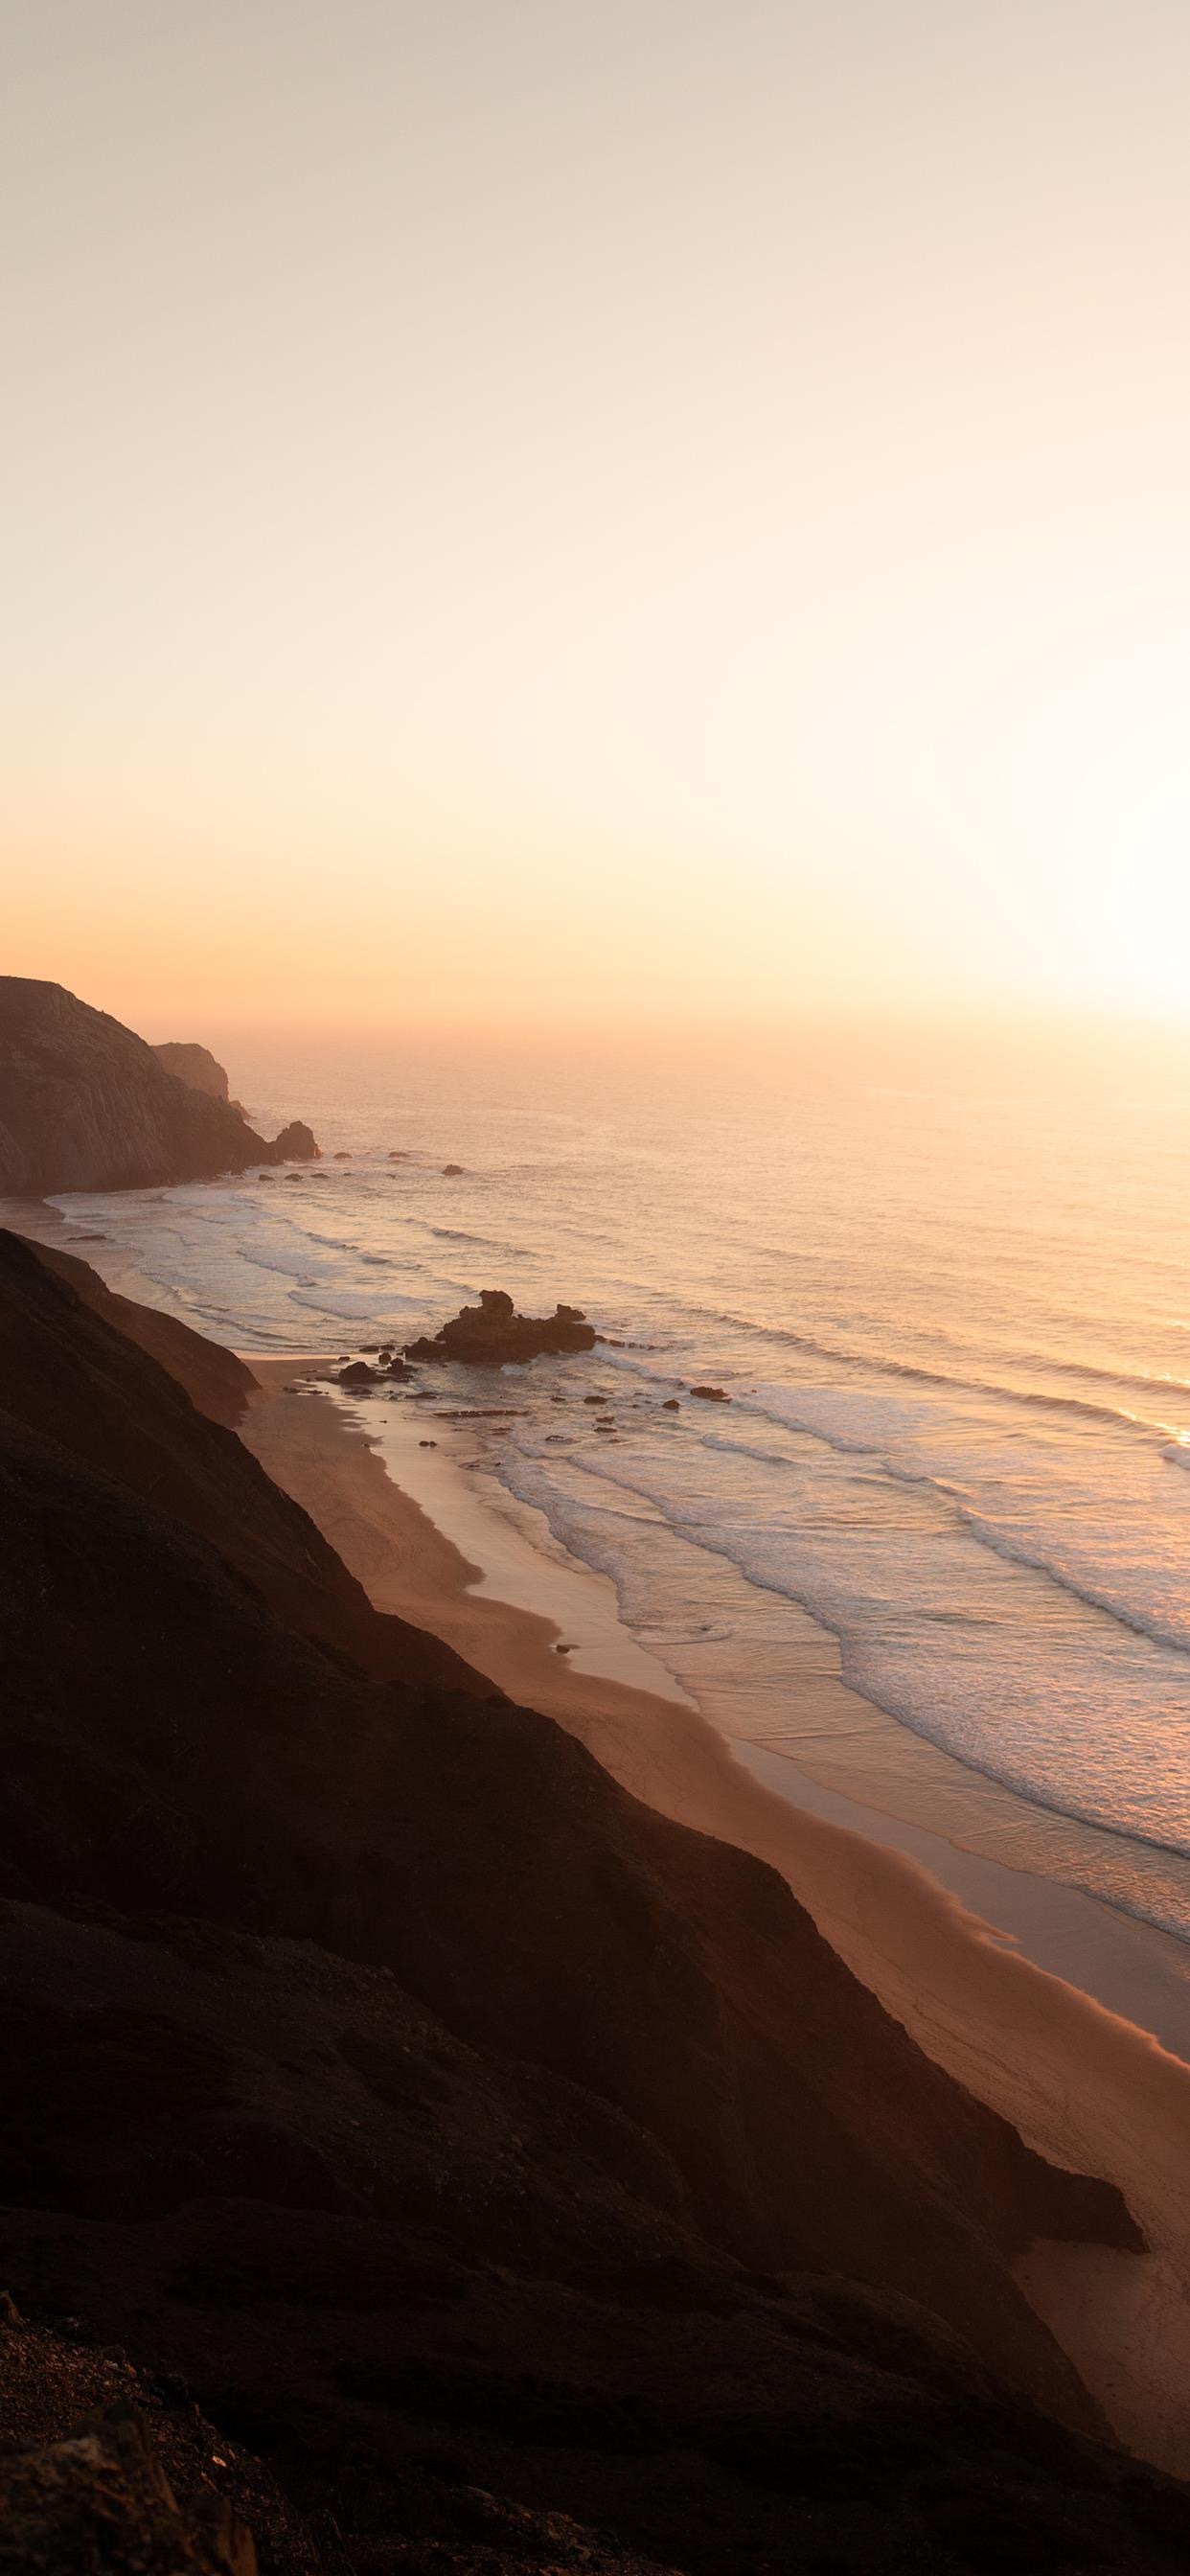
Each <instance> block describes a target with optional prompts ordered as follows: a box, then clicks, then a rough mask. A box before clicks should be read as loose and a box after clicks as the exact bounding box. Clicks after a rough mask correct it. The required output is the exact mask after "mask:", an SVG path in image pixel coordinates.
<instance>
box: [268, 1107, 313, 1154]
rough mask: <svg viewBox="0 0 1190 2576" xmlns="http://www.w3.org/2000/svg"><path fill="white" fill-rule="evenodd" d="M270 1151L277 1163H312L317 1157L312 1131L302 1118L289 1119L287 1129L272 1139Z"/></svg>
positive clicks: (283, 1129)
mask: <svg viewBox="0 0 1190 2576" xmlns="http://www.w3.org/2000/svg"><path fill="white" fill-rule="evenodd" d="M270 1151H271V1153H272V1155H273V1158H274V1161H276V1162H278V1163H314V1162H317V1160H318V1155H319V1147H318V1146H317V1144H316V1143H315V1140H314V1130H313V1128H312V1127H307V1125H306V1122H305V1120H304V1119H303V1118H291V1119H290V1122H289V1125H288V1127H283V1128H282V1130H281V1133H280V1135H279V1136H276V1137H274V1139H273V1143H272V1146H271V1148H270Z"/></svg>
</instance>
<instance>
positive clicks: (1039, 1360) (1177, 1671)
mask: <svg viewBox="0 0 1190 2576" xmlns="http://www.w3.org/2000/svg"><path fill="white" fill-rule="evenodd" d="M231 1069H232V1076H233V1084H234V1087H236V1088H238V1089H239V1090H240V1091H241V1092H242V1093H243V1094H244V1096H245V1097H246V1098H247V1099H248V1101H249V1103H250V1105H251V1107H252V1110H253V1113H254V1116H255V1118H256V1122H257V1123H258V1124H260V1125H262V1126H264V1127H265V1128H267V1129H269V1130H270V1132H271V1130H272V1127H273V1125H274V1124H280V1123H281V1122H282V1121H283V1119H285V1118H287V1117H289V1116H290V1115H293V1114H297V1115H302V1116H308V1117H309V1118H310V1119H311V1121H312V1123H313V1124H314V1125H315V1127H316V1129H317V1132H318V1133H319V1136H320V1138H321V1140H322V1143H323V1145H324V1148H325V1149H326V1152H327V1157H328V1159H327V1160H325V1161H324V1162H323V1163H322V1164H321V1165H320V1166H318V1167H317V1169H316V1170H315V1171H311V1172H307V1173H305V1174H303V1175H302V1176H301V1177H300V1178H297V1179H294V1180H289V1179H287V1178H285V1177H282V1176H277V1177H275V1178H271V1179H269V1180H265V1181H259V1180H256V1179H255V1178H249V1179H247V1180H243V1181H239V1180H237V1181H234V1182H221V1183H216V1184H211V1185H206V1186H200V1187H192V1188H184V1189H175V1190H167V1191H162V1192H151V1193H150V1192H129V1193H123V1194H121V1195H120V1196H118V1197H104V1198H94V1199H89V1198H83V1197H80V1196H72V1197H70V1198H68V1199H62V1200H60V1201H59V1202H57V1204H58V1206H59V1207H60V1208H61V1210H62V1213H63V1214H64V1216H65V1217H66V1218H67V1219H68V1222H69V1224H70V1225H71V1227H72V1229H75V1230H76V1231H77V1234H78V1236H79V1237H80V1238H82V1240H80V1242H79V1249H80V1251H83V1252H85V1253H87V1254H88V1257H89V1258H91V1259H92V1260H93V1261H95V1263H96V1265H97V1266H98V1267H99V1268H101V1269H102V1270H103V1271H104V1272H105V1274H106V1275H107V1276H108V1277H110V1278H114V1279H118V1281H119V1283H120V1284H121V1285H124V1286H126V1287H128V1288H129V1289H130V1291H131V1292H132V1293H134V1294H136V1293H139V1294H141V1295H143V1296H145V1297H146V1298H149V1299H150V1300H152V1301H153V1302H155V1303H158V1304H160V1305H163V1306H166V1307H169V1308H171V1309H172V1310H173V1311H175V1312H177V1313H179V1314H182V1315H185V1316H186V1317H187V1318H188V1319H189V1320H190V1321H192V1322H193V1323H195V1324H196V1325H198V1326H199V1327H201V1328H204V1329H206V1330H207V1331H209V1332H211V1333H213V1334H215V1335H217V1336H218V1337H220V1338H222V1339H224V1340H227V1341H231V1342H234V1343H235V1344H237V1345H238V1346H240V1347H243V1348H246V1349H259V1350H262V1351H276V1352H280V1351H285V1350H289V1349H292V1350H295V1351H296V1350H306V1349H317V1348H323V1347H330V1348H334V1349H342V1350H343V1351H348V1350H354V1349H356V1348H358V1347H360V1346H361V1345H365V1344H368V1343H373V1344H375V1343H376V1342H377V1341H379V1340H381V1339H384V1338H388V1337H392V1336H397V1337H400V1338H401V1339H405V1338H408V1337H409V1336H411V1335H412V1334H413V1333H414V1332H417V1331H419V1330H421V1329H422V1328H424V1327H425V1326H427V1325H428V1326H430V1327H434V1326H436V1325H437V1324H438V1323H439V1322H440V1321H442V1319H443V1318H444V1317H445V1316H446V1315H448V1314H450V1313H452V1312H453V1311H454V1310H455V1308H456V1307H457V1306H458V1305H459V1304H460V1303H461V1302H462V1300H463V1299H464V1298H470V1297H471V1296H472V1295H473V1294H474V1292H475V1291H476V1290H477V1289H479V1288H482V1287H506V1288H508V1289H510V1290H511V1291H512V1293H513V1294H514V1296H515V1298H516V1300H517V1303H518V1305H520V1306H521V1307H523V1308H525V1309H527V1310H536V1309H540V1308H543V1307H552V1306H553V1304H554V1303H555V1302H556V1301H557V1300H558V1299H559V1298H562V1299H566V1300H568V1301H572V1302H574V1303H576V1304H579V1305H581V1306H583V1307H585V1308H586V1310H587V1311H588V1313H589V1314H590V1316H591V1319H592V1321H593V1322H594V1323H595V1324H596V1325H597V1326H598V1328H599V1330H600V1331H601V1332H602V1333H604V1334H607V1335H609V1336H612V1337H614V1339H615V1340H616V1341H617V1342H619V1343H621V1344H622V1345H623V1347H622V1348H619V1349H616V1348H606V1347H605V1348H603V1349H601V1350H600V1351H599V1352H598V1353H597V1354H596V1355H595V1357H594V1359H593V1360H584V1361H581V1362H577V1363H538V1364H537V1365H536V1366H535V1367H534V1368H533V1369H532V1370H529V1371H519V1372H515V1373H505V1374H504V1375H503V1376H502V1377H501V1379H500V1380H499V1381H498V1383H497V1385H496V1387H495V1388H493V1387H492V1385H491V1384H490V1383H489V1384H487V1385H485V1387H484V1391H483V1394H482V1397H477V1392H476V1386H475V1381H474V1380H473V1379H471V1380H468V1379H467V1378H466V1377H465V1376H463V1375H460V1374H459V1373H454V1372H451V1373H448V1374H447V1375H446V1376H445V1377H444V1379H443V1382H442V1390H441V1395H442V1401H443V1402H444V1403H449V1404H451V1405H455V1406H457V1405H460V1404H467V1403H475V1402H476V1401H477V1400H480V1401H483V1402H485V1403H490V1402H492V1401H494V1400H495V1401H498V1402H499V1403H500V1404H501V1406H502V1407H504V1408H505V1411H504V1412H503V1414H502V1415H501V1416H500V1417H498V1418H496V1419H495V1420H494V1421H492V1420H488V1421H487V1422H485V1423H484V1425H483V1426H482V1433H481V1434H480V1439H479V1442H478V1444H477V1456H478V1457H479V1458H480V1459H482V1462H483V1471H484V1472H485V1473H486V1474H487V1475H488V1476H490V1477H492V1478H494V1479H496V1480H498V1485H497V1491H499V1490H502V1491H503V1492H504V1493H505V1494H506V1495H509V1496H515V1497H516V1498H517V1499H518V1502H519V1504H520V1505H523V1506H532V1507H534V1508H535V1509H536V1510H539V1511H540V1512H541V1513H542V1514H544V1515H545V1518H546V1521H547V1522H548V1524H549V1527H550V1529H551V1530H552V1532H553V1533H554V1535H555V1537H556V1538H557V1539H559V1540H560V1541H561V1542H563V1543H564V1545H565V1546H566V1547H567V1548H569V1549H570V1550H571V1551H573V1552H574V1553H575V1554H577V1555H578V1556H580V1557H582V1558H584V1559H586V1560H587V1562H589V1563H590V1564H592V1565H595V1566H597V1567H598V1568H600V1569H601V1570H603V1571H605V1572H607V1573H610V1574H611V1575H612V1576H613V1577H614V1579H615V1581H616V1583H617V1586H618V1589H619V1595H620V1601H621V1608H622V1613H623V1616H624V1617H625V1619H626V1621H627V1622H628V1623H629V1624H630V1625H631V1626H633V1627H635V1628H636V1629H637V1631H638V1633H639V1634H640V1635H641V1636H642V1638H646V1639H647V1641H648V1643H649V1645H650V1646H651V1647H652V1649H653V1650H654V1651H655V1652H657V1653H659V1654H660V1655H661V1656H662V1658H663V1659H664V1661H665V1662H666V1663H667V1664H668V1666H669V1668H670V1670H671V1671H672V1672H673V1673H674V1674H675V1676H676V1677H677V1678H678V1679H679V1680H681V1681H682V1682H684V1683H685V1684H686V1685H687V1686H688V1687H690V1688H691V1689H692V1690H693V1691H694V1692H695V1694H696V1695H698V1694H699V1693H700V1690H702V1689H704V1688H713V1693H714V1695H715V1697H716V1701H717V1712H716V1713H717V1714H718V1715H719V1716H720V1718H723V1717H724V1715H725V1713H726V1716H727V1718H728V1720H729V1721H730V1723H731V1724H732V1725H733V1726H734V1728H735V1730H736V1731H737V1732H738V1733H740V1734H751V1735H753V1736H754V1737H755V1738H757V1739H764V1740H766V1741H769V1742H779V1741H780V1737H781V1723H782V1710H783V1708H784V1707H785V1706H786V1705H787V1703H788V1697H789V1682H790V1674H791V1672H792V1671H793V1670H794V1669H795V1668H796V1664H797V1660H798V1655H799V1653H801V1654H802V1655H803V1656H804V1635H805V1623H804V1619H800V1618H799V1611H806V1610H808V1611H810V1612H811V1613H812V1614H813V1615H814V1616H815V1617H816V1618H817V1619H818V1620H819V1621H821V1622H822V1623H824V1625H825V1626H826V1627H828V1628H829V1629H830V1630H831V1631H832V1632H833V1633H834V1634H835V1636H836V1637H837V1638H838V1640H839V1644H840V1649H841V1654H842V1662H843V1671H844V1674H845V1676H846V1678H847V1680H848V1681H849V1682H850V1683H851V1684H852V1685H853V1686H854V1688H855V1689H856V1690H858V1691H859V1692H860V1693H861V1694H863V1695H864V1697H865V1698H866V1699H867V1700H869V1701H871V1702H873V1703H875V1704H876V1705H877V1706H878V1707H879V1708H881V1709H883V1710H884V1711H886V1712H888V1713H889V1715H890V1716H892V1717H893V1718H895V1719H897V1720H899V1721H900V1722H901V1723H902V1725H903V1726H905V1727H907V1728H910V1729H912V1730H914V1731H915V1732H916V1734H918V1735H919V1736H922V1737H925V1738H928V1739H930V1740H931V1741H932V1742H933V1743H934V1744H936V1745H938V1746H941V1747H943V1748H945V1749H946V1750H947V1751H948V1752H949V1753H951V1754H953V1755H955V1756H957V1757H959V1759H961V1760H962V1761H963V1762H964V1763H966V1764H968V1765H971V1766H974V1767H975V1768H976V1769H977V1770H978V1771H979V1772H982V1773H985V1774H989V1775H991V1776H992V1777H993V1778H995V1779H998V1780H1000V1781H1001V1782H1003V1783H1005V1784H1007V1785H1008V1786H1010V1787H1011V1788H1013V1789H1015V1790H1016V1791H1017V1792H1019V1793H1021V1794H1023V1795H1024V1796H1025V1797H1026V1798H1027V1799H1028V1800H1030V1801H1031V1802H1033V1804H1034V1805H1035V1806H1036V1807H1038V1808H1040V1809H1043V1810H1044V1809H1049V1810H1053V1811H1057V1812H1058V1813H1061V1814H1065V1815H1067V1816H1070V1817H1075V1818H1079V1819H1083V1820H1085V1821H1088V1822H1091V1823H1093V1824H1095V1825H1098V1826H1101V1827H1107V1828H1109V1829H1111V1830H1112V1831H1113V1832H1114V1833H1115V1834H1117V1835H1123V1836H1126V1837H1129V1838H1131V1842H1132V1843H1133V1844H1135V1843H1137V1842H1139V1843H1140V1844H1142V1845H1145V1846H1148V1847H1149V1849H1148V1851H1147V1852H1146V1853H1145V1854H1144V1855H1143V1857H1144V1861H1145V1866H1144V1868H1143V1870H1138V1871H1137V1872H1136V1875H1135V1883H1134V1884H1133V1883H1130V1882H1129V1881H1128V1876H1127V1871H1125V1874H1124V1880H1123V1882H1121V1877H1120V1870H1119V1857H1120V1850H1123V1851H1124V1853H1125V1855H1126V1853H1127V1850H1128V1848H1129V1845H1127V1844H1125V1845H1122V1846H1120V1847H1119V1849H1118V1850H1117V1852H1116V1855H1115V1864H1116V1865H1115V1874H1114V1877H1113V1878H1112V1882H1111V1892H1112V1893H1113V1895H1114V1896H1115V1898H1116V1901H1117V1902H1118V1901H1121V1895H1122V1896H1123V1901H1125V1902H1127V1903H1128V1904H1130V1905H1131V1906H1132V1908H1133V1910H1135V1911H1136V1912H1138V1913H1142V1914H1147V1915H1149V1916H1150V1917H1151V1918H1152V1919H1153V1920H1156V1921H1159V1922H1162V1923H1163V1924H1165V1925H1166V1927H1167V1928H1168V1929H1171V1930H1175V1931H1177V1932H1179V1933H1180V1934H1182V1935H1183V1937H1190V1900H1188V1897H1187V1890H1188V1889H1190V1875H1188V1873H1187V1867H1186V1856H1187V1855H1190V1473H1188V1472H1187V1470H1188V1469H1190V1289H1188V1286H1187V1277H1188V1272H1187V1262H1188V1257H1190V1189H1188V1186H1187V1185H1188V1181H1190V1111H1188V1110H1187V1109H1186V1108H1185V1107H1184V1106H1183V1105H1182V1104H1181V1103H1180V1102H1171V1101H1169V1100H1166V1101H1164V1102H1160V1101H1159V1102H1152V1101H1143V1100H1126V1099H1117V1100H1115V1101H1113V1102H1108V1103H1104V1102H1103V1101H1102V1100H1099V1101H1096V1102H1095V1103H1094V1105H1093V1106H1085V1107H1084V1106H1082V1105H1080V1104H1079V1103H1078V1102H1077V1101H1075V1100H1072V1099H1069V1098H1067V1099H1062V1098H1061V1097H1054V1098H1047V1099H1027V1098H1007V1099H1000V1098H995V1097H992V1096H988V1095H987V1091H986V1086H985V1087H984V1090H983V1092H982V1093H981V1094H980V1095H979V1096H972V1097H965V1096H962V1094H961V1092H960V1091H958V1090H956V1091H955V1092H954V1093H953V1094H951V1095H944V1094H942V1093H941V1092H937V1091H935V1092H930V1093H923V1094H913V1093H903V1092H901V1093H898V1092H892V1091H888V1092H885V1091H882V1090H880V1089H879V1088H875V1087H868V1088H866V1089H862V1090H859V1089H857V1090H852V1091H847V1092H844V1091H838V1090H836V1091H833V1092H831V1091H824V1090H822V1089H821V1088H818V1087H816V1086H815V1085H814V1084H813V1083H812V1082H808V1081H806V1080H804V1079H802V1080H796V1079H794V1078H793V1077H792V1076H790V1077H789V1078H788V1079H777V1078H775V1077H766V1078H764V1079H760V1078H759V1077H753V1078H752V1079H751V1080H750V1081H745V1080H744V1079H743V1077H742V1076H741V1078H740V1079H739V1080H738V1081H735V1082H726V1083H725V1082H724V1081H723V1079H722V1077H721V1075H716V1077H715V1079H714V1080H713V1081H712V1079H711V1078H710V1075H709V1074H708V1076H707V1079H706V1080H705V1082H699V1081H698V1080H697V1079H695V1078H692V1076H691V1073H690V1070H689V1067H688V1066H687V1067H686V1068H685V1069H684V1070H683V1071H682V1072H681V1073H680V1074H679V1073H678V1071H677V1070H676V1069H671V1071H670V1072H668V1073H666V1072H665V1071H664V1070H658V1068H657V1067H656V1066H653V1067H651V1068H650V1069H648V1071H647V1072H645V1071H642V1070H640V1069H639V1068H638V1069H637V1070H635V1071H633V1070H632V1069H631V1068H629V1067H626V1066H621V1067H620V1068H619V1070H618V1071H616V1070H614V1069H611V1068H607V1067H605V1068H603V1070H602V1071H599V1070H597V1069H595V1068H593V1067H591V1066H587V1067H585V1068H584V1067H580V1066H579V1065H577V1064H574V1063H573V1062H572V1063H571V1064H570V1065H569V1066H563V1065H561V1064H559V1063H557V1062H555V1061H552V1060H551V1059H550V1058H549V1057H548V1056H546V1055H540V1056H537V1057H534V1058H530V1057H524V1058H522V1059H521V1060H520V1061H519V1062H516V1061H513V1060H510V1059H508V1058H507V1057H506V1058H504V1059H503V1060H493V1059H491V1058H489V1057H487V1056H485V1055H484V1054H483V1053H482V1052H481V1051H476V1052H475V1053H474V1054H471V1055H468V1054H466V1053H460V1052H459V1051H457V1050H445V1049H442V1048H436V1049H431V1048H429V1047H428V1046H427V1047H424V1048H421V1049H418V1048H416V1047H409V1048H406V1049H404V1050H393V1051H391V1052H389V1053H384V1052H381V1051H380V1050H378V1049H375V1048H373V1049H370V1050H369V1049H368V1048H364V1047H361V1048H358V1049H349V1048H347V1047H345V1046H338V1047H332V1046H329V1045H323V1046H321V1047H319V1048H313V1047H311V1048H310V1049H308V1050H304V1051H303V1050H298V1049H296V1048H294V1047H292V1046H282V1045H281V1044H279V1043H273V1044H271V1045H265V1044H263V1043H260V1042H257V1043H256V1045H255V1046H254V1047H252V1048H248V1047H245V1046H240V1047H239V1048H238V1049H237V1051H236V1052H235V1054H234V1056H233V1059H232V1067H231ZM340 1148H343V1149H350V1154H351V1159H350V1160H347V1161H335V1160H333V1159H331V1157H333V1155H334V1153H335V1150H336V1149H340ZM394 1153H401V1154H403V1155H404V1156H405V1157H406V1159H403V1160H393V1159H390V1157H391V1156H392V1155H393V1154H394ZM448 1160H449V1161H454V1162H458V1163H461V1164H463V1165H464V1166H465V1169H464V1171H463V1173H462V1175H461V1176H458V1177H453V1178H447V1177H446V1176H445V1175H444V1172H443V1165H444V1163H446V1162H447V1161H448ZM699 1380H709V1381H711V1382H713V1383H715V1384H718V1385H721V1386H723V1387H724V1388H725V1389H726V1390H727V1392H728V1393H729V1394H730V1397H731V1403H730V1406H727V1405H723V1406H714V1407H712V1406H708V1405H704V1404H699V1403H698V1402H692V1401H690V1400H689V1399H688V1398H687V1397H686V1396H685V1394H684V1392H683V1390H684V1388H685V1387H686V1386H687V1385H688V1384H689V1383H690V1382H691V1381H699ZM593 1386H594V1387H601V1388H602V1387H606V1388H607V1389H609V1390H610V1391H612V1393H613V1395H614V1397H615V1406H614V1418H615V1425H616V1428H615V1433H614V1435H609V1434H608V1433H607V1432H606V1431H604V1432H602V1433H601V1432H599V1431H597V1430H596V1428H595V1421H594V1408H590V1407H584V1406H583V1405H582V1404H581V1402H580V1401H579V1398H580V1396H581V1393H582V1392H584V1391H589V1389H590V1388H591V1387H593ZM675 1392H677V1393H679V1394H681V1395H682V1402H681V1410H680V1411H679V1412H677V1413H676V1414H675V1413H666V1412H663V1411H662V1410H661V1403H662V1399H663V1398H664V1397H666V1396H668V1395H671V1394H673V1393H675ZM559 1395H562V1396H564V1397H566V1398H567V1402H566V1403H565V1405H559V1404H558V1403H557V1402H556V1401H555V1400H554V1399H556V1398H557V1397H558V1396H559ZM381 1401H383V1399H382V1400H381ZM379 1410H380V1404H379V1402H375V1403H374V1405H373V1408H372V1412H373V1416H374V1417H375V1416H378V1415H379ZM394 1419H395V1417H394ZM477 1429H478V1426H477ZM1162 1854H1168V1855H1169V1856H1170V1859H1169V1865H1168V1867H1166V1864H1165V1862H1164V1861H1163V1860H1162V1859H1161V1855H1162Z"/></svg>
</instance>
